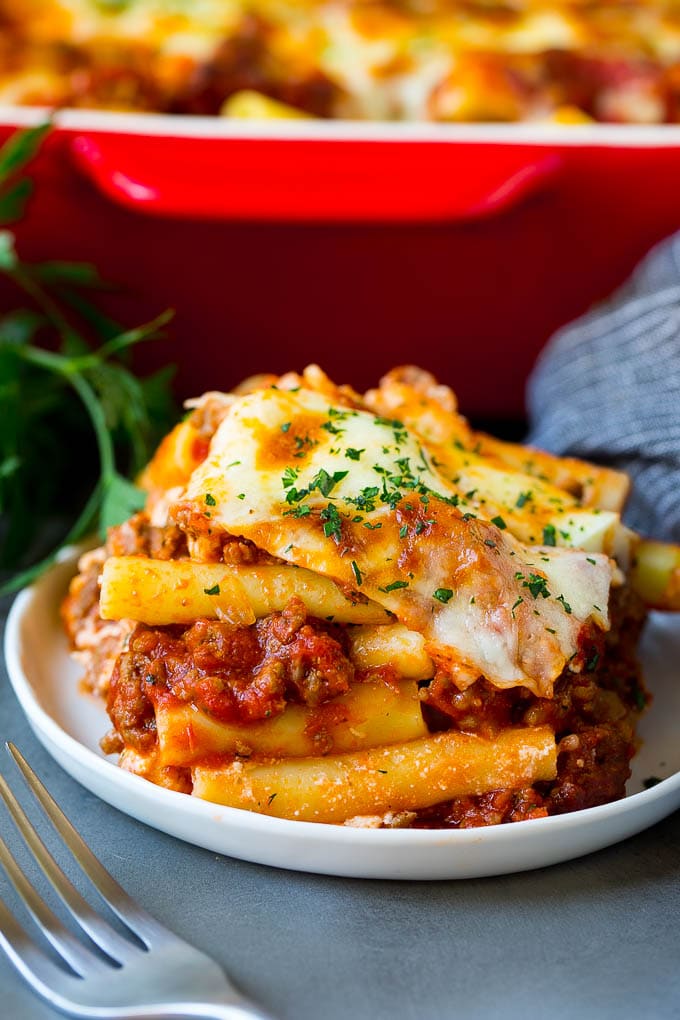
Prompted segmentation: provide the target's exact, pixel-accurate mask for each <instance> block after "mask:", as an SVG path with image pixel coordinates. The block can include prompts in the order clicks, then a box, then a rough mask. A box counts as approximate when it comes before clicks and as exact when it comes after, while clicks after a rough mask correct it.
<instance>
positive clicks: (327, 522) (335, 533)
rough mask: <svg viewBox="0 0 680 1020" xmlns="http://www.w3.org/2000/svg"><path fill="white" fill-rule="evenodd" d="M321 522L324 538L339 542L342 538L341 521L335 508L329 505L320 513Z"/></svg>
mask: <svg viewBox="0 0 680 1020" xmlns="http://www.w3.org/2000/svg"><path fill="white" fill-rule="evenodd" d="M321 520H322V521H323V533H324V535H325V536H326V538H332V539H334V541H336V542H339V541H340V538H341V536H342V520H341V518H340V514H339V513H338V511H337V508H336V507H334V506H333V504H332V503H329V504H328V505H327V506H326V507H325V508H324V509H323V510H322V511H321Z"/></svg>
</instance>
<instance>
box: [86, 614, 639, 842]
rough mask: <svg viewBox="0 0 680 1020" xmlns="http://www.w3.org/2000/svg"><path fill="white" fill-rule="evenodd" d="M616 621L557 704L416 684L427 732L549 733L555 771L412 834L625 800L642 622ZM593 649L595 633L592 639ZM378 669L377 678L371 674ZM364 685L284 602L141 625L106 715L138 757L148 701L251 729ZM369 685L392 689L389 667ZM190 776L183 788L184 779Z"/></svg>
mask: <svg viewBox="0 0 680 1020" xmlns="http://www.w3.org/2000/svg"><path fill="white" fill-rule="evenodd" d="M612 612H613V617H614V626H613V628H612V632H611V633H610V634H609V635H607V638H606V639H600V641H599V647H598V650H593V648H594V646H593V645H592V644H591V646H590V657H589V659H588V666H589V667H590V670H589V671H588V670H586V671H584V672H581V673H572V672H570V671H569V670H565V672H564V673H563V675H562V676H561V677H560V678H559V680H558V681H557V683H556V685H555V692H554V697H553V698H537V697H535V696H534V695H533V694H531V692H529V691H528V690H527V689H526V688H521V687H520V688H512V689H510V690H506V691H503V690H498V689H496V688H495V687H493V686H492V685H491V684H489V683H488V682H487V681H486V680H483V679H481V680H479V681H477V682H476V683H475V684H473V685H471V686H470V687H469V688H468V689H467V690H466V691H459V690H458V689H457V688H456V687H455V686H454V685H453V684H452V683H451V682H450V680H449V679H448V678H447V677H446V676H445V675H444V674H442V673H441V672H438V673H437V674H436V675H435V677H434V678H433V680H432V681H429V682H425V683H424V684H422V685H421V698H422V703H423V712H424V717H425V720H426V722H427V724H428V727H429V728H430V729H431V730H433V731H435V730H442V729H450V728H457V729H460V730H462V731H464V732H470V733H476V734H477V735H479V736H482V737H485V738H487V739H493V737H494V735H495V734H497V733H498V732H499V731H500V730H501V729H505V728H508V727H512V726H522V727H526V726H543V725H549V726H551V727H552V728H553V729H554V731H555V735H556V739H557V741H558V775H557V779H556V780H555V781H553V782H550V783H540V784H536V785H535V786H534V787H531V788H528V789H525V790H519V791H516V790H496V791H492V792H490V793H485V794H483V795H481V796H478V797H461V798H457V799H455V800H452V801H447V802H445V803H442V804H438V805H436V806H434V807H433V808H429V809H426V810H422V811H419V812H417V813H416V816H415V819H414V820H413V822H412V823H411V824H412V825H413V827H416V828H470V827H474V826H481V825H496V824H500V823H502V822H514V821H521V820H525V819H527V818H539V817H544V816H545V815H550V814H560V813H563V812H567V811H574V810H578V809H580V808H585V807H592V806H594V805H597V804H602V803H606V802H608V801H611V800H615V799H617V798H619V797H622V796H623V795H624V793H625V783H626V780H627V779H628V777H629V775H630V769H629V762H630V759H631V757H632V755H633V753H634V750H635V745H634V723H635V719H636V717H637V714H638V712H639V711H640V710H641V709H642V708H643V707H644V704H645V701H646V694H645V693H644V689H643V687H642V686H641V681H640V676H639V667H638V663H637V659H636V656H635V646H636V643H637V639H638V636H639V631H640V629H641V626H642V622H643V619H644V615H643V613H642V610H641V607H640V606H639V604H638V603H637V602H635V601H634V600H633V599H632V598H631V596H630V595H629V594H626V595H618V596H617V598H616V599H615V600H614V605H613V606H612ZM587 640H590V641H591V642H592V640H593V638H592V636H591V637H590V638H588V639H587ZM374 674H375V675H374ZM362 679H365V676H364V675H363V674H361V673H360V672H359V671H358V670H357V669H356V668H355V666H354V664H353V663H352V661H351V659H350V658H349V656H348V647H347V641H346V635H345V631H344V629H343V628H342V627H340V626H335V625H332V624H329V623H326V622H325V621H322V620H318V619H315V618H310V617H308V616H307V613H306V610H305V607H304V605H303V603H302V602H301V600H299V599H297V598H293V599H291V601H290V602H289V604H288V606H287V607H286V608H285V610H284V611H283V612H282V613H273V614H271V615H270V616H267V617H264V618H263V619H261V620H258V621H257V623H255V624H254V625H253V626H251V627H234V626H232V625H230V624H227V623H222V622H220V621H214V620H197V621H196V622H195V623H194V624H193V625H192V626H191V627H188V628H182V627H156V628H150V627H146V626H143V625H138V626H137V627H136V629H135V630H134V632H133V633H132V635H131V637H130V640H129V644H128V647H127V649H126V651H125V652H123V654H122V655H120V656H119V659H118V662H117V665H116V668H115V670H114V673H113V677H112V681H111V686H110V690H109V698H108V710H109V715H110V717H111V720H112V722H113V724H114V727H115V736H113V738H112V737H111V736H109V737H108V738H105V743H106V749H107V750H109V751H112V750H120V749H121V746H122V744H123V743H124V744H125V745H127V746H129V747H133V748H135V749H136V750H139V751H141V752H146V751H149V750H151V749H152V748H153V746H154V744H155V742H156V732H155V716H154V706H155V705H158V704H160V703H161V702H162V701H164V700H170V701H179V702H190V703H192V704H195V705H197V706H198V707H199V708H201V709H202V710H203V711H205V712H207V713H209V714H210V715H212V716H214V717H215V718H217V719H221V720H224V721H228V722H237V723H245V724H247V723H249V722H254V721H257V720H262V719H267V718H272V717H273V716H275V715H278V714H280V713H281V712H283V711H284V710H285V708H286V705H287V704H289V703H297V704H305V705H309V706H311V707H316V708H318V709H319V718H320V719H325V713H327V712H329V711H331V712H332V710H333V699H334V698H336V697H337V696H339V695H341V694H344V693H346V692H347V691H348V690H349V687H350V685H351V684H352V683H355V682H360V681H361V680H362ZM371 679H373V680H376V679H380V680H382V681H383V682H385V683H394V681H395V679H396V674H395V672H394V670H393V669H391V668H388V669H383V670H382V671H381V670H378V671H373V672H372V673H371ZM188 777H189V772H188V770H187V781H189V778H188Z"/></svg>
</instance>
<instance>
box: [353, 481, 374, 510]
mask: <svg viewBox="0 0 680 1020" xmlns="http://www.w3.org/2000/svg"><path fill="white" fill-rule="evenodd" d="M379 492H380V489H379V488H378V486H377V485H367V486H366V487H365V488H364V489H362V490H361V492H360V493H359V495H358V496H348V497H347V499H346V502H347V503H351V504H352V506H355V507H356V508H357V510H364V511H366V513H370V512H371V511H372V510H375V500H376V498H377V496H378V493H379Z"/></svg>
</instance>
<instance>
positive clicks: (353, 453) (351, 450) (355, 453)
mask: <svg viewBox="0 0 680 1020" xmlns="http://www.w3.org/2000/svg"><path fill="white" fill-rule="evenodd" d="M362 453H366V450H365V449H363V450H357V449H355V447H353V446H348V447H347V449H346V450H345V457H348V458H349V459H350V460H359V459H360V458H361V454H362Z"/></svg>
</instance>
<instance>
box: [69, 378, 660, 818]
mask: <svg viewBox="0 0 680 1020" xmlns="http://www.w3.org/2000/svg"><path fill="white" fill-rule="evenodd" d="M190 406H191V411H190V414H189V415H188V417H187V418H186V420H184V421H183V422H182V423H181V424H179V425H177V426H176V428H175V429H174V430H173V431H172V432H171V433H170V434H169V435H168V436H167V437H166V439H165V440H164V441H163V443H162V444H161V446H160V448H159V449H158V451H157V453H156V455H155V456H154V458H153V460H152V461H151V463H150V464H149V465H148V467H147V468H146V470H145V471H144V473H143V475H142V477H141V479H140V484H141V485H142V487H143V488H144V489H145V490H146V492H147V493H148V501H147V505H146V509H145V510H144V511H143V512H141V513H139V514H137V515H136V516H134V517H132V518H131V519H130V520H129V521H127V522H126V523H124V524H122V525H120V526H119V527H116V528H114V529H112V530H111V531H110V532H109V535H108V539H107V542H106V545H105V547H103V548H99V549H95V550H94V551H91V552H88V553H86V554H85V555H84V556H83V557H82V558H81V560H80V564H79V573H78V575H77V577H76V578H75V579H74V580H73V582H72V584H71V587H70V591H69V594H68V596H67V598H66V600H65V602H64V605H63V617H64V621H65V624H66V628H67V631H68V633H69V635H70V638H71V641H72V643H73V647H74V654H75V655H76V657H77V658H78V659H79V661H80V662H81V663H82V664H83V666H84V670H85V684H86V686H87V687H88V688H89V689H90V690H92V691H94V692H95V693H96V694H97V695H99V696H101V697H102V698H104V699H105V700H106V705H107V710H108V714H109V717H110V720H111V725H112V729H111V731H110V732H109V733H108V734H107V735H106V736H105V737H104V738H103V740H102V748H103V750H104V751H105V752H106V753H109V754H118V755H120V759H119V760H120V765H121V766H122V767H123V768H125V769H128V770H130V771H132V772H135V773H137V774H139V775H141V776H144V777H145V778H146V779H148V780H150V781H152V782H154V783H157V784H159V785H161V786H164V787H168V788H170V789H173V790H178V791H182V792H183V793H186V794H191V795H192V796H195V797H201V798H204V799H206V800H209V801H214V802H217V803H220V804H224V805H228V806H231V807H236V808H245V809H247V810H251V811H257V812H261V813H263V814H267V815H273V816H278V817H281V818H288V819H299V820H306V821H316V822H330V823H344V824H355V825H366V826H380V827H383V826H384V827H391V826H413V827H442V826H443V827H468V826H476V825H489V824H495V823H499V822H508V821H519V820H522V819H527V818H540V817H544V816H546V815H551V814H556V813H561V812H567V811H574V810H577V809H580V808H585V807H590V806H593V805H597V804H602V803H605V802H608V801H611V800H614V799H616V798H619V797H622V796H623V795H624V793H625V783H626V780H627V778H628V776H629V774H630V772H629V762H630V759H631V757H632V755H633V753H634V751H635V740H636V738H635V725H636V721H637V719H638V717H639V714H640V713H641V711H642V710H643V709H644V707H645V704H646V701H647V694H646V692H645V688H644V685H643V682H642V680H641V677H640V673H639V668H638V662H637V658H636V643H637V639H638V636H639V633H640V630H641V628H642V625H643V622H644V619H645V611H646V610H645V605H646V604H655V605H659V606H666V607H669V608H677V605H678V585H677V583H676V582H677V578H678V576H680V575H679V572H678V555H677V550H674V549H673V548H672V547H666V546H660V545H658V544H655V543H648V542H645V541H644V540H641V539H639V538H638V536H636V535H635V534H633V533H632V532H631V531H629V530H628V529H627V528H626V527H625V526H624V525H623V524H622V523H621V520H620V512H621V509H622V506H623V503H624V500H625V497H626V493H627V488H628V482H627V479H626V478H625V476H623V475H621V474H620V473H618V472H615V471H612V470H609V469H606V468H601V467H596V466H594V465H592V464H586V463H584V462H582V461H578V460H573V459H564V458H557V457H553V456H551V455H549V454H545V453H541V452H539V451H536V450H531V449H529V448H526V447H522V446H517V445H514V444H510V443H505V442H501V441H499V440H496V439H493V438H491V437H490V436H487V435H485V434H482V433H476V432H474V431H473V430H472V429H471V428H470V427H469V425H468V423H467V422H466V420H465V419H464V418H463V417H461V416H460V415H459V414H458V412H457V408H456V401H455V397H454V394H453V393H452V391H451V390H450V389H449V388H448V387H446V386H443V385H440V384H438V383H437V382H436V380H435V379H434V378H433V377H432V376H431V375H429V374H428V373H427V372H424V371H422V370H420V369H417V368H412V367H405V368H399V369H395V370H393V371H391V372H390V373H389V374H388V375H387V376H385V377H384V378H383V379H382V381H381V382H380V385H379V386H378V387H377V388H376V389H373V390H370V391H369V392H367V393H366V394H364V395H363V396H361V395H359V394H358V393H356V392H355V391H354V390H353V389H351V388H350V387H349V386H337V385H335V384H334V383H333V382H331V380H330V379H329V378H328V377H327V376H326V375H324V373H323V372H322V371H321V370H320V369H319V368H318V367H316V366H310V367H309V368H307V369H305V371H304V372H303V373H302V374H297V373H289V374H286V375H283V376H281V377H276V376H258V377H256V378H253V379H250V380H247V381H246V382H245V383H243V384H242V385H241V386H239V387H238V388H237V390H235V391H234V392H231V393H218V392H211V393H206V394H205V395H204V396H202V397H201V398H199V399H198V400H195V401H192V402H190Z"/></svg>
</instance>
